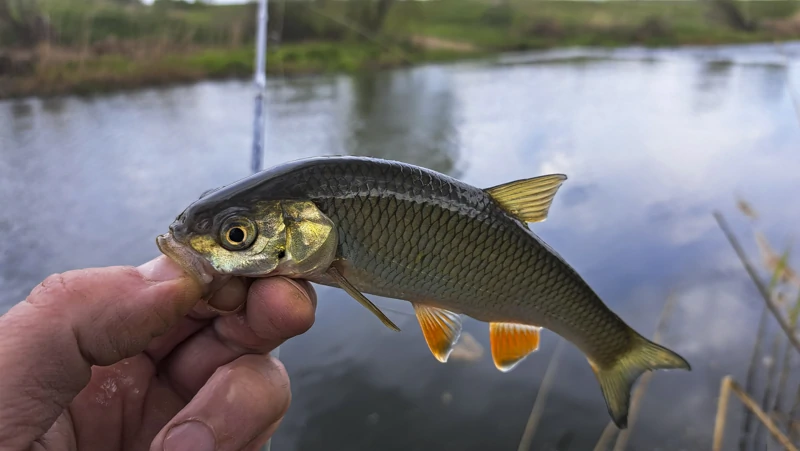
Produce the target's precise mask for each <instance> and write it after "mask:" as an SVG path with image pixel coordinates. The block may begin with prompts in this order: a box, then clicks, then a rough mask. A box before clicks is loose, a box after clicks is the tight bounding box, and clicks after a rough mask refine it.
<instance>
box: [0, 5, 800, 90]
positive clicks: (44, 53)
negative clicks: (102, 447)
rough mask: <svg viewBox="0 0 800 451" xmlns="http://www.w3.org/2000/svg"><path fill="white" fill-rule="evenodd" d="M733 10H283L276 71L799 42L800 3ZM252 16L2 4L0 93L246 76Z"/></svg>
mask: <svg viewBox="0 0 800 451" xmlns="http://www.w3.org/2000/svg"><path fill="white" fill-rule="evenodd" d="M125 3H129V4H125ZM729 3H730V4H732V5H734V9H735V12H736V13H737V14H738V16H737V15H733V16H732V15H731V14H730V12H729V11H728V12H727V13H726V10H725V9H724V7H719V4H718V3H714V2H700V1H613V2H605V3H599V2H574V1H526V0H508V1H506V2H495V3H489V2H487V1H481V0H436V1H427V2H395V3H393V4H392V6H391V9H389V12H388V14H386V16H385V17H384V18H383V19H382V20H380V21H376V20H375V17H376V12H375V5H376V4H377V2H374V1H369V2H367V1H363V0H362V1H359V0H354V1H350V2H341V1H324V0H322V1H320V0H317V1H316V2H279V1H278V0H274V1H271V2H270V5H271V6H270V8H271V9H270V25H269V27H270V31H271V33H270V36H271V42H270V46H269V49H270V53H269V56H268V66H267V67H268V70H269V71H270V72H272V73H278V74H297V73H310V72H330V71H358V70H364V69H371V68H383V67H395V66H400V65H408V64H415V63H420V62H426V61H442V60H451V59H458V58H469V57H476V56H483V55H489V54H492V53H497V52H502V51H509V50H525V49H541V48H552V47H566V46H603V47H609V46H624V45H634V44H635V45H647V46H673V45H687V44H727V43H746V42H764V41H771V40H774V39H781V40H785V39H797V38H800V15H798V11H800V9H798V7H799V6H800V2H797V1H760V2H747V3H733V2H729ZM4 5H5V6H4ZM4 8H5V10H6V14H5V15H6V16H7V17H6V18H5V21H4V20H3V19H4V17H3V12H4ZM255 14H256V9H255V5H253V4H249V5H229V6H210V5H203V4H185V3H181V2H173V1H168V0H162V1H160V2H156V4H155V5H153V6H144V5H141V4H138V3H137V2H135V1H127V2H126V1H125V0H105V1H104V0H0V97H11V96H21V95H49V94H59V93H68V92H93V91H101V90H109V89H118V88H130V87H137V86H144V85H153V84H163V83H172V82H183V81H192V80H199V79H205V78H219V77H243V76H249V75H250V74H251V72H252V70H253V59H254V58H253V57H254V55H253V47H254V45H253V43H254V35H255V23H254V17H255ZM14 21H16V22H14ZM376 22H378V24H377V25H376ZM11 25H14V26H11ZM3 49H5V50H3Z"/></svg>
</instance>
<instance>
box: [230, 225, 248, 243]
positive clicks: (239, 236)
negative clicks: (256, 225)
mask: <svg viewBox="0 0 800 451" xmlns="http://www.w3.org/2000/svg"><path fill="white" fill-rule="evenodd" d="M245 238H247V232H245V230H244V229H243V228H241V227H231V228H230V229H228V241H230V242H231V243H233V244H239V243H241V242H242V241H244V240H245Z"/></svg>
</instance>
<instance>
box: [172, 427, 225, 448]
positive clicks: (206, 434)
mask: <svg viewBox="0 0 800 451" xmlns="http://www.w3.org/2000/svg"><path fill="white" fill-rule="evenodd" d="M214 448H215V443H214V434H212V433H211V429H209V428H208V426H206V425H205V424H203V423H200V422H199V421H189V422H187V423H183V424H179V425H177V426H175V427H173V428H172V429H170V431H169V432H167V438H165V439H164V451H214Z"/></svg>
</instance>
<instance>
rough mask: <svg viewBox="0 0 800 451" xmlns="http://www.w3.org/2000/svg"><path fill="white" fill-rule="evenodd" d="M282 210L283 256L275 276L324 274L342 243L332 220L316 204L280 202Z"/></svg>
mask: <svg viewBox="0 0 800 451" xmlns="http://www.w3.org/2000/svg"><path fill="white" fill-rule="evenodd" d="M281 208H282V210H283V223H284V226H285V236H284V253H283V256H282V257H281V258H280V262H279V264H278V267H277V269H276V270H275V272H274V273H273V274H275V275H278V274H280V275H285V276H290V277H291V276H304V277H307V276H311V275H315V274H320V273H324V272H325V271H326V270H327V269H328V267H329V266H330V265H331V263H332V262H333V260H334V258H336V246H337V244H338V243H339V240H338V236H337V234H336V227H335V226H334V224H333V221H331V220H330V218H328V217H327V216H325V215H324V214H323V213H322V212H321V211H320V210H319V209H318V208H317V206H316V205H314V203H313V202H281Z"/></svg>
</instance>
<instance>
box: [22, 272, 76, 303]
mask: <svg viewBox="0 0 800 451" xmlns="http://www.w3.org/2000/svg"><path fill="white" fill-rule="evenodd" d="M81 298H83V295H82V294H81V292H80V290H78V289H77V287H76V286H75V283H74V280H73V279H72V277H69V274H62V273H58V274H51V275H49V276H47V277H46V278H45V279H44V280H43V281H42V283H40V284H39V285H37V286H36V288H34V289H33V291H31V293H30V295H28V297H27V298H26V299H25V301H26V302H27V303H29V304H33V305H37V306H39V305H51V304H61V303H64V302H70V301H73V300H80V299H81Z"/></svg>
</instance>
